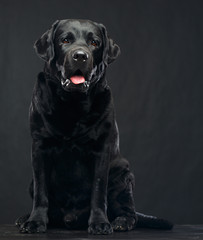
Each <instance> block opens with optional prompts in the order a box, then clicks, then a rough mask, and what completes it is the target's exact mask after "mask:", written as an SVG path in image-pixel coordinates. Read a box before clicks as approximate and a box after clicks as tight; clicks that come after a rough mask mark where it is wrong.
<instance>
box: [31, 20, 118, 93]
mask: <svg viewBox="0 0 203 240" xmlns="http://www.w3.org/2000/svg"><path fill="white" fill-rule="evenodd" d="M34 47H35V49H36V52H37V54H38V55H39V56H40V57H41V58H42V59H43V60H44V61H45V62H46V65H47V67H48V69H49V70H50V71H51V73H52V74H54V75H55V76H56V77H57V79H58V80H59V81H60V82H61V85H62V87H63V89H64V90H66V91H82V92H84V91H85V92H86V91H87V90H88V89H89V87H90V86H91V85H93V84H95V83H96V82H98V81H99V80H100V79H101V78H102V76H103V75H104V72H105V69H106V67H107V66H108V64H109V63H111V62H113V61H114V60H115V59H116V58H117V56H118V55H119V53H120V49H119V47H118V45H117V44H115V43H114V42H113V40H112V39H111V38H109V37H108V36H107V31H106V28H105V27H104V26H103V25H102V24H98V23H95V22H92V21H89V20H73V19H67V20H60V21H56V22H55V23H54V24H53V25H52V27H51V28H50V29H49V30H48V31H46V32H45V33H44V34H43V35H42V36H41V37H40V38H39V39H38V40H37V41H36V42H35V45H34Z"/></svg>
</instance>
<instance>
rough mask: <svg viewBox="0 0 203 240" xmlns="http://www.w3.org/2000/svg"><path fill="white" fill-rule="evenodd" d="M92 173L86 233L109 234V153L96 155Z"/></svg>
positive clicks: (110, 230) (111, 230)
mask: <svg viewBox="0 0 203 240" xmlns="http://www.w3.org/2000/svg"><path fill="white" fill-rule="evenodd" d="M94 173H95V175H94V182H93V189H92V199H91V212H90V218H89V222H88V223H89V228H88V232H89V233H91V234H110V233H112V232H113V229H112V227H111V224H110V223H109V221H108V217H107V185H108V174H109V151H107V152H106V153H105V154H103V153H100V154H98V156H97V157H96V159H95V168H94Z"/></svg>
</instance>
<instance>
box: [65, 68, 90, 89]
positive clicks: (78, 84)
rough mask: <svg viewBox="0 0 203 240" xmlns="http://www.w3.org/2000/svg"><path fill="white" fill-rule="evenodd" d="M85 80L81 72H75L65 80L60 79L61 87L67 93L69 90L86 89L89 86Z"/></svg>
mask: <svg viewBox="0 0 203 240" xmlns="http://www.w3.org/2000/svg"><path fill="white" fill-rule="evenodd" d="M86 78H87V77H85V75H84V74H83V73H82V71H81V70H77V71H76V72H74V73H73V74H71V75H70V77H68V78H67V79H62V80H61V85H62V87H63V88H64V89H65V90H66V91H68V90H69V89H70V88H74V89H76V88H78V89H80V88H87V87H89V84H88V81H87V79H86Z"/></svg>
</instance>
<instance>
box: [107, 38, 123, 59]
mask: <svg viewBox="0 0 203 240" xmlns="http://www.w3.org/2000/svg"><path fill="white" fill-rule="evenodd" d="M120 52H121V51H120V48H119V46H118V45H117V44H116V43H114V41H113V39H111V38H109V50H108V59H107V62H108V64H109V63H112V62H113V61H114V60H116V58H117V57H118V56H119V54H120Z"/></svg>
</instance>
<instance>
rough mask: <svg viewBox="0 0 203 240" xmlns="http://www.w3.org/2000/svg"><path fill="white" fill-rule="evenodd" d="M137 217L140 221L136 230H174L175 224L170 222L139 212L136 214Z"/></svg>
mask: <svg viewBox="0 0 203 240" xmlns="http://www.w3.org/2000/svg"><path fill="white" fill-rule="evenodd" d="M136 215H137V219H138V221H137V224H136V228H154V229H164V230H170V229H172V228H173V224H172V223H171V222H169V221H168V220H165V219H161V218H157V217H154V216H149V215H145V214H142V213H139V212H136Z"/></svg>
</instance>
